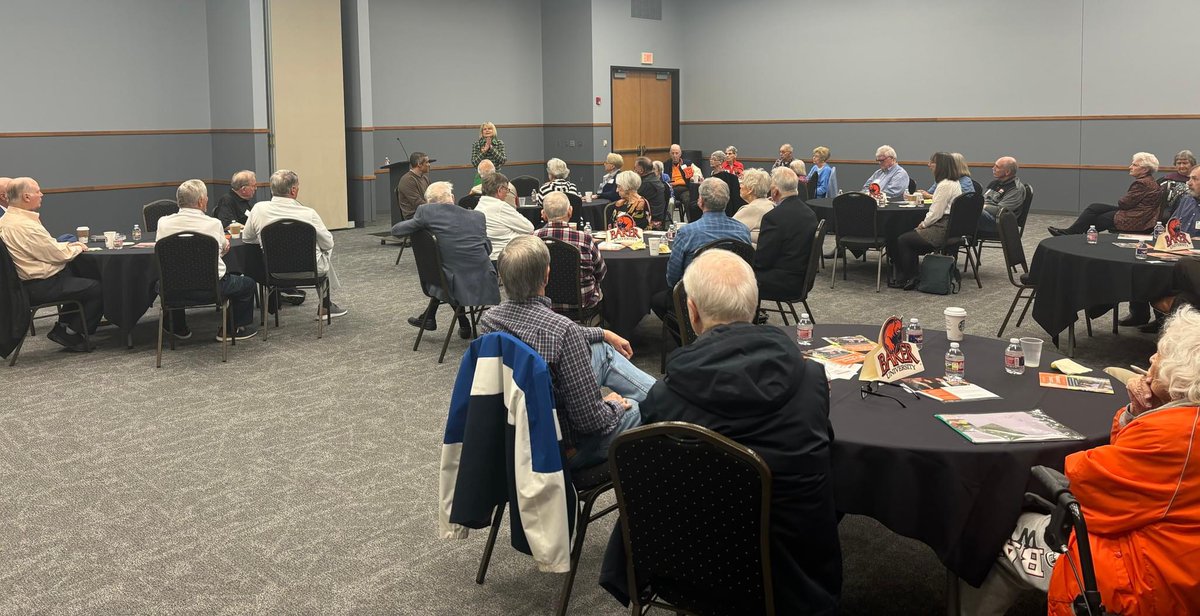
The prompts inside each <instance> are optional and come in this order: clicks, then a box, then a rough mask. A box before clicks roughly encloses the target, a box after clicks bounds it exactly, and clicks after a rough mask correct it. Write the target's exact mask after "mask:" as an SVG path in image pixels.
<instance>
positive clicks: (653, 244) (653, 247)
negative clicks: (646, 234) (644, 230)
mask: <svg viewBox="0 0 1200 616" xmlns="http://www.w3.org/2000/svg"><path fill="white" fill-rule="evenodd" d="M646 246H647V247H648V248H650V254H658V249H659V246H662V238H661V237H650V238H646Z"/></svg>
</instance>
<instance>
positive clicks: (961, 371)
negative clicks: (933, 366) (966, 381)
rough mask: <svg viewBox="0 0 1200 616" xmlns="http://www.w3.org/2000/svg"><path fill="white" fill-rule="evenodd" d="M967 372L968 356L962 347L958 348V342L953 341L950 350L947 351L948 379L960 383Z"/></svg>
mask: <svg viewBox="0 0 1200 616" xmlns="http://www.w3.org/2000/svg"><path fill="white" fill-rule="evenodd" d="M966 373H967V358H966V356H965V355H963V352H962V349H960V348H958V343H957V342H951V343H950V350H949V351H946V380H947V381H949V382H951V383H958V382H960V381H962V380H963V375H965V374H966Z"/></svg>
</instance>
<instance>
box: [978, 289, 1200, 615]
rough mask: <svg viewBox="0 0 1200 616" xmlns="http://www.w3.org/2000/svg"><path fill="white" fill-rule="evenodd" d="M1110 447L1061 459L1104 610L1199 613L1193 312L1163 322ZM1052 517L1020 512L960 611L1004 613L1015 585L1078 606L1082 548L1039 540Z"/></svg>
mask: <svg viewBox="0 0 1200 616" xmlns="http://www.w3.org/2000/svg"><path fill="white" fill-rule="evenodd" d="M1126 387H1127V388H1128V390H1129V400H1130V402H1129V404H1128V405H1126V406H1125V407H1123V408H1120V409H1118V410H1117V414H1116V416H1115V417H1114V418H1113V428H1112V436H1111V437H1110V442H1109V444H1108V445H1103V446H1100V447H1096V448H1094V449H1089V450H1086V451H1081V452H1078V453H1073V454H1071V455H1069V456H1067V459H1066V464H1065V469H1066V475H1067V478H1068V479H1070V481H1071V492H1072V493H1074V495H1075V497H1076V498H1077V499H1079V504H1080V507H1081V509H1082V511H1083V517H1084V519H1085V520H1086V522H1087V526H1088V538H1089V541H1090V543H1091V548H1092V564H1093V565H1094V567H1095V569H1096V584H1097V586H1098V587H1099V589H1100V598H1101V600H1102V601H1103V604H1104V607H1105V609H1106V610H1107V611H1109V612H1111V613H1116V614H1124V615H1125V616H1130V615H1136V614H1200V565H1198V564H1197V563H1200V532H1197V529H1198V528H1200V313H1198V312H1196V311H1195V310H1193V309H1192V308H1182V309H1180V310H1179V312H1177V313H1175V315H1174V316H1172V317H1171V318H1170V319H1168V320H1167V323H1166V325H1164V326H1163V333H1162V337H1161V338H1160V339H1159V341H1158V353H1157V354H1156V355H1154V356H1153V357H1151V358H1150V372H1149V374H1146V375H1144V376H1141V377H1138V378H1135V379H1132V380H1130V381H1128V382H1127V383H1126ZM1048 523H1049V516H1048V515H1045V514H1042V513H1025V514H1022V515H1021V517H1020V519H1019V520H1018V522H1017V528H1016V529H1015V530H1014V531H1013V533H1012V537H1011V539H1009V542H1008V544H1007V545H1006V546H1005V548H1004V550H1002V553H1001V554H1000V556H999V557H998V558H997V560H996V563H995V564H994V565H993V566H992V570H991V572H990V573H989V574H988V576H987V578H986V579H985V580H984V583H983V585H982V586H981V587H980V588H978V589H975V588H972V587H969V586H966V585H965V584H961V585H960V590H961V591H962V595H961V597H962V601H963V604H962V606H963V608H964V610H963V613H970V614H1003V613H1004V612H1005V610H1006V609H1007V608H1008V606H1009V605H1010V604H1011V603H1012V601H1013V600H1014V599H1015V596H1016V594H1017V593H1018V592H1019V591H1020V590H1021V589H1037V590H1040V591H1042V592H1048V602H1049V613H1050V614H1052V615H1057V614H1062V615H1064V616H1065V615H1069V614H1073V613H1074V612H1073V611H1072V608H1071V601H1072V600H1073V599H1074V598H1075V596H1076V595H1078V594H1079V593H1080V588H1079V582H1078V578H1077V577H1076V574H1075V572H1076V571H1077V570H1078V568H1079V552H1078V550H1077V548H1076V545H1075V539H1074V538H1072V539H1071V541H1070V546H1069V547H1070V551H1069V552H1068V553H1067V554H1066V555H1064V556H1062V557H1059V558H1057V559H1055V558H1054V556H1055V555H1053V554H1051V553H1050V550H1049V549H1048V547H1047V546H1046V545H1045V540H1044V533H1045V529H1046V525H1047V524H1048Z"/></svg>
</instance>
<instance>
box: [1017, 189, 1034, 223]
mask: <svg viewBox="0 0 1200 616" xmlns="http://www.w3.org/2000/svg"><path fill="white" fill-rule="evenodd" d="M1032 208H1033V186H1031V185H1029V184H1026V185H1025V200H1024V201H1022V202H1021V208H1020V209H1019V210H1018V211H1017V229H1020V231H1021V235H1025V221H1026V220H1027V219H1028V218H1029V210H1030V209H1032Z"/></svg>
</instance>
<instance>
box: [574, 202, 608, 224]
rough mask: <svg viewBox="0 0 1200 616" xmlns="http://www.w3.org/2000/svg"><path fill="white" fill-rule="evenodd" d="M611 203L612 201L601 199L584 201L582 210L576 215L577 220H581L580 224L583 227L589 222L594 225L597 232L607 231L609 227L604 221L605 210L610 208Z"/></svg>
mask: <svg viewBox="0 0 1200 616" xmlns="http://www.w3.org/2000/svg"><path fill="white" fill-rule="evenodd" d="M610 203H612V201H609V200H608V199H601V198H599V197H597V198H595V199H592V200H591V201H584V202H583V208H582V210H581V211H579V212H576V213H575V218H577V219H579V221H580V223H579V224H581V225H582V224H584V223H589V222H590V223H592V229H595V230H596V231H599V230H601V229H606V228H608V225H607V223H606V222H605V220H604V208H606V207H608V204H610Z"/></svg>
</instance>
